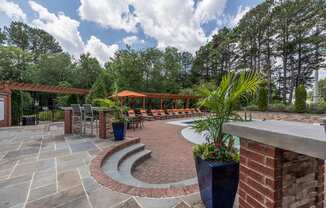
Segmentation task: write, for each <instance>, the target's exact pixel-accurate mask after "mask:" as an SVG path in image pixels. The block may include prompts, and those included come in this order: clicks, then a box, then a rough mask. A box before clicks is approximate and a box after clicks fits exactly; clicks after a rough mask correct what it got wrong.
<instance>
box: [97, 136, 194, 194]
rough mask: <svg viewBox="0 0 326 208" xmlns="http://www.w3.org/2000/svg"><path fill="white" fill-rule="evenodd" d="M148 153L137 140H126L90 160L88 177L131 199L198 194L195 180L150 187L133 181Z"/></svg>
mask: <svg viewBox="0 0 326 208" xmlns="http://www.w3.org/2000/svg"><path fill="white" fill-rule="evenodd" d="M150 154H151V151H150V150H146V149H145V145H144V144H141V143H140V139H139V138H133V139H130V138H129V139H126V140H125V141H122V142H119V143H118V144H115V145H113V146H112V147H109V148H108V149H106V150H104V151H102V152H100V153H99V154H98V155H97V156H96V157H95V158H94V159H93V160H92V163H91V174H92V176H93V177H94V178H95V179H96V180H97V181H98V182H99V183H100V184H102V185H104V186H106V187H108V188H110V189H111V190H114V191H118V192H123V193H126V194H130V195H134V196H146V197H160V198H161V197H175V196H181V195H187V194H190V193H194V192H198V185H197V180H196V178H192V179H187V180H184V181H180V182H176V183H169V184H149V183H145V182H143V181H140V180H138V179H136V178H135V177H134V176H133V175H132V171H133V170H134V168H135V167H136V166H137V165H139V164H140V163H141V162H143V161H144V160H146V159H147V158H149V157H150Z"/></svg>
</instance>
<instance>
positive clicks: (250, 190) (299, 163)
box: [239, 138, 324, 208]
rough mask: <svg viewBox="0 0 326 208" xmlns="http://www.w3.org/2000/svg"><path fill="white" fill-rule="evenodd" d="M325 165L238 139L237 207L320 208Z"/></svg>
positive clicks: (298, 155) (315, 160)
mask: <svg viewBox="0 0 326 208" xmlns="http://www.w3.org/2000/svg"><path fill="white" fill-rule="evenodd" d="M323 199H324V161H322V160H319V159H315V158H311V157H308V156H305V155H300V154H297V153H294V152H289V151H285V150H281V149H278V148H274V147H272V146H269V145H264V144H260V143H257V142H254V141H251V140H248V139H243V138H242V139H241V147H240V183H239V207H240V208H251V207H255V208H256V207H259V208H264V207H266V208H267V207H290V208H297V207H300V208H301V207H302V208H304V207H320V208H321V207H323Z"/></svg>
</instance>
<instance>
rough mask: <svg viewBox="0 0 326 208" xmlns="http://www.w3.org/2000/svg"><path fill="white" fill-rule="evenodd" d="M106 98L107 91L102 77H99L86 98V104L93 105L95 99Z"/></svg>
mask: <svg viewBox="0 0 326 208" xmlns="http://www.w3.org/2000/svg"><path fill="white" fill-rule="evenodd" d="M107 96H108V90H107V88H106V85H105V81H104V80H103V77H102V76H99V77H98V78H97V80H96V81H95V83H94V84H93V86H92V89H91V91H90V93H89V94H88V95H87V97H86V102H88V103H93V102H94V100H95V99H100V98H102V99H104V98H107Z"/></svg>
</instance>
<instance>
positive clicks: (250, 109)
mask: <svg viewBox="0 0 326 208" xmlns="http://www.w3.org/2000/svg"><path fill="white" fill-rule="evenodd" d="M244 109H245V110H248V111H258V110H259V109H258V106H257V105H254V104H252V105H248V106H246V107H245V108H244Z"/></svg>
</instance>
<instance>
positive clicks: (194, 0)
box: [0, 0, 262, 64]
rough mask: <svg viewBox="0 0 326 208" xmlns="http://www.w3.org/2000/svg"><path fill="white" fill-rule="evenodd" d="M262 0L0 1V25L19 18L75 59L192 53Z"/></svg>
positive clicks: (103, 60) (104, 59) (102, 60)
mask: <svg viewBox="0 0 326 208" xmlns="http://www.w3.org/2000/svg"><path fill="white" fill-rule="evenodd" d="M261 2H262V0H0V27H3V26H5V25H8V24H10V22H11V21H12V20H20V21H23V22H25V23H27V24H29V25H31V26H34V27H38V28H41V29H43V30H45V31H47V32H48V33H50V34H51V35H53V36H54V37H55V38H56V39H57V41H58V42H59V43H60V45H61V46H62V48H63V50H64V51H66V52H68V53H70V54H71V55H72V56H74V57H75V58H76V59H78V57H79V56H80V54H83V53H90V54H91V55H92V56H94V57H96V58H97V59H98V60H99V61H100V63H101V64H104V63H105V62H107V61H108V60H109V58H110V57H112V56H113V55H114V53H115V52H116V51H117V50H119V49H123V48H125V47H126V45H129V46H131V47H132V48H135V49H142V48H148V47H158V48H161V49H164V48H166V47H168V46H171V47H176V48H178V49H179V50H180V51H189V52H191V53H195V51H196V50H198V49H199V47H200V46H202V45H204V44H205V43H207V42H208V41H209V40H210V38H211V37H212V35H213V34H214V33H216V32H217V31H218V29H219V28H222V27H224V26H228V27H234V26H235V25H236V24H237V23H238V21H239V20H240V19H241V17H242V16H243V15H244V14H245V13H246V12H247V11H249V9H250V8H252V7H255V6H256V5H257V4H259V3H261Z"/></svg>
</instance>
